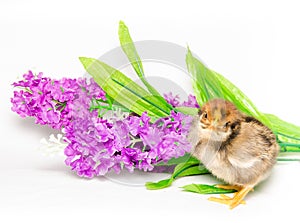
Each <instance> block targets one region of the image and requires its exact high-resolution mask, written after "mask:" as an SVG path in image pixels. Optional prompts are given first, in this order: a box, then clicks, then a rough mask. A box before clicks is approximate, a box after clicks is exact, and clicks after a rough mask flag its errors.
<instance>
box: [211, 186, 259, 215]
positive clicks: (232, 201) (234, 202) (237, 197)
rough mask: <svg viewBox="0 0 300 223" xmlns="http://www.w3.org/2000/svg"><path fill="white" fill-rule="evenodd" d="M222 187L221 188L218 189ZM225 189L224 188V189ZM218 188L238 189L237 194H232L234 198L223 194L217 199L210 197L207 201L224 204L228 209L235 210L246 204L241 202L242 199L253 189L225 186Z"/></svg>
mask: <svg viewBox="0 0 300 223" xmlns="http://www.w3.org/2000/svg"><path fill="white" fill-rule="evenodd" d="M220 186H222V187H220ZM224 187H225V188H224ZM219 188H224V189H235V190H237V189H239V190H238V192H237V193H235V194H234V196H233V197H232V198H231V197H229V196H226V195H224V194H221V195H220V198H217V197H210V198H208V200H210V201H214V202H217V203H221V204H226V205H228V206H229V208H230V209H233V208H235V207H236V206H238V205H239V204H245V203H246V202H245V201H244V200H243V199H244V197H245V196H246V195H247V194H248V193H249V191H251V190H252V189H253V188H252V187H248V186H247V187H239V188H237V187H236V186H233V187H232V186H229V185H228V186H227V185H219Z"/></svg>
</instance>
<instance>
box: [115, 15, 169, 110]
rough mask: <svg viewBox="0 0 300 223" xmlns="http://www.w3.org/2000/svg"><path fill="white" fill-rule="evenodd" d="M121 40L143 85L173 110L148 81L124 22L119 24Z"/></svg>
mask: <svg viewBox="0 0 300 223" xmlns="http://www.w3.org/2000/svg"><path fill="white" fill-rule="evenodd" d="M119 40H120V44H121V47H122V49H123V51H124V53H125V54H126V56H127V57H128V59H129V61H130V63H131V65H132V67H133V69H134V70H135V72H136V73H137V75H138V77H139V78H140V79H141V81H142V82H143V84H144V85H145V86H146V87H147V89H148V91H149V92H150V93H151V94H152V95H154V96H155V97H156V98H157V99H158V101H160V103H162V104H164V105H165V106H167V107H168V108H169V109H170V110H171V109H172V106H171V105H169V104H168V103H167V102H166V100H165V99H164V98H163V97H162V96H161V95H160V93H159V92H158V91H157V90H156V89H155V88H154V87H153V86H152V85H151V84H149V82H148V81H147V79H146V77H145V73H144V69H143V64H142V61H141V58H140V56H139V55H138V53H137V50H136V48H135V45H134V43H133V41H132V39H131V36H130V33H129V30H128V27H127V26H126V25H125V23H124V22H123V21H120V23H119Z"/></svg>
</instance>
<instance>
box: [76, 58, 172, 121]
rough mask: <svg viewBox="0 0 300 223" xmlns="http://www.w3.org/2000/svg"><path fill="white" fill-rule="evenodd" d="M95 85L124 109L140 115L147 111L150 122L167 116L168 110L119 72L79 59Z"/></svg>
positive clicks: (96, 61)
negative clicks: (150, 118)
mask: <svg viewBox="0 0 300 223" xmlns="http://www.w3.org/2000/svg"><path fill="white" fill-rule="evenodd" d="M79 59H80V61H81V63H82V65H83V66H84V68H85V70H86V71H87V72H88V73H89V74H90V75H91V76H92V77H93V78H94V80H95V81H96V83H97V84H98V85H99V86H100V87H101V88H102V89H103V90H104V91H105V92H106V93H107V94H108V95H109V96H110V97H111V98H113V99H114V100H116V101H117V102H118V103H120V104H121V105H123V106H124V107H125V108H128V109H129V110H131V111H133V112H135V113H136V114H138V115H141V114H142V113H143V112H145V111H147V112H148V114H149V116H151V117H152V121H153V120H154V119H156V118H160V117H164V116H167V115H169V112H170V110H169V109H168V108H167V107H166V106H165V105H163V104H162V103H159V102H158V101H157V99H156V98H155V97H154V96H153V95H151V94H150V93H148V92H147V91H146V90H145V89H143V88H142V87H141V86H139V85H138V84H136V83H135V82H133V81H132V80H131V79H130V78H128V77H126V76H125V75H124V74H123V73H121V72H120V71H118V70H116V69H114V68H113V67H111V66H109V65H107V64H105V63H103V62H101V61H99V60H96V59H93V58H86V57H80V58H79Z"/></svg>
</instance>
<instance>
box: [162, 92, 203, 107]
mask: <svg viewBox="0 0 300 223" xmlns="http://www.w3.org/2000/svg"><path fill="white" fill-rule="evenodd" d="M164 98H165V99H166V101H167V102H168V103H169V104H170V105H172V106H173V107H174V108H176V107H191V108H200V106H199V104H198V102H197V100H196V97H195V96H194V95H191V94H190V95H189V96H188V100H187V101H184V102H183V103H180V97H179V95H173V94H172V92H169V93H167V94H164Z"/></svg>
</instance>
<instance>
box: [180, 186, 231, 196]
mask: <svg viewBox="0 0 300 223" xmlns="http://www.w3.org/2000/svg"><path fill="white" fill-rule="evenodd" d="M182 188H183V189H184V191H188V192H193V193H198V194H227V193H234V192H236V190H226V189H222V188H218V187H215V186H213V185H206V184H189V185H185V186H183V187H182Z"/></svg>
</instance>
